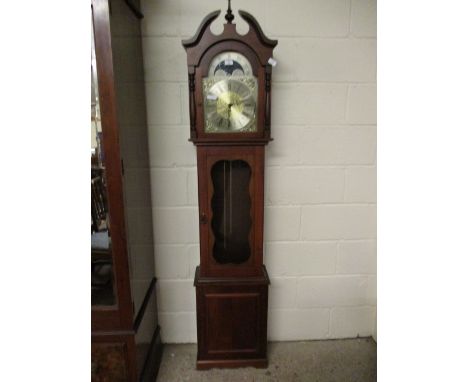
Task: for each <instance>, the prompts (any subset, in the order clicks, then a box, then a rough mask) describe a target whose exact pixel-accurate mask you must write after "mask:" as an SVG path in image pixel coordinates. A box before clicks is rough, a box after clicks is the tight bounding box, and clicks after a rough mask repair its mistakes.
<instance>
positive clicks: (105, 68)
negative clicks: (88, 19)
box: [91, 0, 162, 382]
mask: <svg viewBox="0 0 468 382" xmlns="http://www.w3.org/2000/svg"><path fill="white" fill-rule="evenodd" d="M91 5H92V24H93V53H92V73H93V75H92V95H91V98H92V100H91V103H92V118H91V129H92V134H91V136H92V141H91V164H92V171H91V194H92V219H91V221H92V224H91V302H92V306H91V330H92V332H91V338H92V346H91V361H92V378H91V380H92V381H94V382H104V381H110V382H117V381H130V382H135V381H154V379H155V377H156V374H157V370H158V368H159V362H160V357H161V354H162V344H161V339H160V328H159V325H158V317H157V305H156V278H155V275H154V253H153V242H152V231H153V229H152V218H151V216H152V214H151V198H150V194H151V193H150V183H149V163H148V152H147V144H146V141H147V124H146V105H145V92H144V82H143V66H142V49H141V35H140V25H139V23H140V20H139V18H138V13H137V12H135V9H134V8H130V7H129V6H128V4H127V2H125V1H121V0H111V1H108V0H92V1H91Z"/></svg>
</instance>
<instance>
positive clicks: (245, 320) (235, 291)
mask: <svg viewBox="0 0 468 382" xmlns="http://www.w3.org/2000/svg"><path fill="white" fill-rule="evenodd" d="M263 270H264V272H263V275H262V276H256V277H236V278H233V277H223V278H220V277H215V278H210V277H200V272H199V269H198V268H197V271H196V273H195V282H194V284H195V288H196V294H197V336H198V354H197V369H209V368H213V367H216V368H235V367H248V366H253V367H257V368H264V367H267V366H268V359H267V312H268V285H269V283H270V281H269V279H268V274H267V271H266V269H265V267H263Z"/></svg>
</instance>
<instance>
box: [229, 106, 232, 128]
mask: <svg viewBox="0 0 468 382" xmlns="http://www.w3.org/2000/svg"><path fill="white" fill-rule="evenodd" d="M231 107H232V103H230V104H228V129H230V128H231Z"/></svg>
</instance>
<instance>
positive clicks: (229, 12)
mask: <svg viewBox="0 0 468 382" xmlns="http://www.w3.org/2000/svg"><path fill="white" fill-rule="evenodd" d="M224 18H225V19H226V20H227V22H228V23H229V24H231V23H232V20H234V15H233V14H232V9H231V0H228V9H227V12H226V16H224Z"/></svg>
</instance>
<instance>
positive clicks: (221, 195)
mask: <svg viewBox="0 0 468 382" xmlns="http://www.w3.org/2000/svg"><path fill="white" fill-rule="evenodd" d="M251 178H252V171H251V169H250V166H249V164H248V163H247V162H245V161H243V160H220V161H217V162H216V163H215V164H214V165H213V167H212V168H211V180H212V182H213V196H212V199H211V209H212V221H211V228H212V231H213V235H214V244H213V257H214V258H215V260H216V261H217V262H218V263H220V264H229V263H231V264H240V263H243V262H245V261H247V260H248V259H249V257H250V253H251V248H250V243H249V236H250V230H251V227H252V218H251V213H250V211H251V205H252V203H251V198H250V193H249V185H250V181H251Z"/></svg>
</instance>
